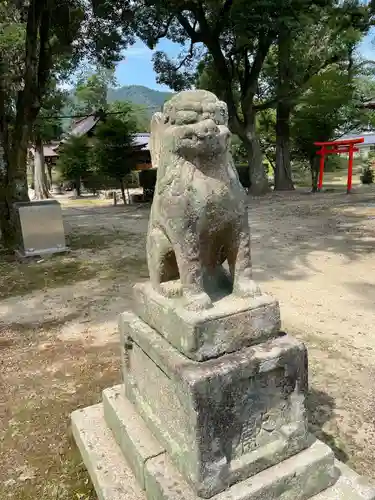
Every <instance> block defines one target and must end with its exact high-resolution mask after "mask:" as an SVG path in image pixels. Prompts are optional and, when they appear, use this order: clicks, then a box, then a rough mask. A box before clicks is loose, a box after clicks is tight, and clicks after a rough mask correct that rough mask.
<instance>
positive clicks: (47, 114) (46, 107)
mask: <svg viewBox="0 0 375 500" xmlns="http://www.w3.org/2000/svg"><path fill="white" fill-rule="evenodd" d="M67 97H68V96H67V93H66V92H64V91H62V90H59V89H57V88H56V84H55V82H51V86H50V89H49V90H48V92H47V94H46V96H45V97H44V100H43V106H42V108H41V110H40V112H39V115H38V117H37V119H36V121H35V123H34V126H33V129H32V134H31V142H32V143H33V144H34V176H33V177H34V199H36V200H43V199H46V198H49V197H50V194H49V189H50V187H51V185H52V165H51V164H50V163H49V164H48V165H47V164H46V162H45V158H44V144H48V143H50V142H51V141H55V140H59V139H60V138H61V136H62V133H63V129H62V121H61V119H59V118H58V115H59V113H61V112H62V109H63V108H64V106H65V104H66V102H67ZM46 166H47V172H46Z"/></svg>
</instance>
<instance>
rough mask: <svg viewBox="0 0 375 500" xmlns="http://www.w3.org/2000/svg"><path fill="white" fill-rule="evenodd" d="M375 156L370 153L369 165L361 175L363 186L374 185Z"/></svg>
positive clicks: (367, 164)
mask: <svg viewBox="0 0 375 500" xmlns="http://www.w3.org/2000/svg"><path fill="white" fill-rule="evenodd" d="M374 163H375V162H374V156H373V154H371V153H369V157H368V159H367V163H366V165H365V166H364V168H363V170H362V174H361V182H362V184H373V183H374V180H375V173H374Z"/></svg>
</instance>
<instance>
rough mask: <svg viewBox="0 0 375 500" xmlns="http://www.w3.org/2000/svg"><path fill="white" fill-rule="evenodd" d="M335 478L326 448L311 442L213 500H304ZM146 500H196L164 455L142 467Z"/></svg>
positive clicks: (331, 458) (328, 449) (318, 443)
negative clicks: (298, 451) (304, 448)
mask: <svg viewBox="0 0 375 500" xmlns="http://www.w3.org/2000/svg"><path fill="white" fill-rule="evenodd" d="M338 476H339V471H338V470H337V469H336V468H335V465H334V456H333V453H332V451H331V450H330V448H328V446H326V445H325V444H323V443H321V442H320V441H315V442H314V443H313V444H312V445H311V446H310V447H309V448H308V449H306V450H304V451H302V452H300V453H298V455H295V456H294V457H291V458H289V459H287V460H284V461H283V462H281V463H280V464H277V465H275V466H273V467H271V468H270V469H267V470H264V471H263V472H260V473H259V474H257V475H256V476H254V477H252V478H249V479H246V480H245V481H242V482H240V483H237V484H235V485H233V486H232V487H231V488H229V489H228V490H226V491H224V492H222V493H220V494H218V495H216V496H215V497H213V498H214V499H215V500H226V499H233V500H234V499H235V500H280V499H282V500H307V499H309V498H311V497H312V496H313V495H315V494H316V493H319V492H321V491H322V490H325V489H326V488H328V487H329V486H331V485H332V484H333V483H334V482H335V481H336V480H337V477H338ZM145 482H146V492H147V498H148V500H180V499H181V498H183V499H185V500H197V496H196V495H195V494H194V492H193V490H191V488H190V487H189V486H188V485H187V483H186V482H185V481H184V479H183V478H182V476H181V475H180V474H178V472H177V471H176V469H175V468H174V467H173V466H172V465H171V463H170V462H169V460H168V456H167V455H166V454H164V455H160V456H159V457H156V458H154V459H151V460H150V461H149V462H148V463H147V466H146V477H145Z"/></svg>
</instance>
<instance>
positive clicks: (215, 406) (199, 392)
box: [120, 313, 308, 498]
mask: <svg viewBox="0 0 375 500" xmlns="http://www.w3.org/2000/svg"><path fill="white" fill-rule="evenodd" d="M120 331H121V343H122V346H123V349H124V353H123V360H124V361H123V370H124V381H125V393H126V396H127V398H128V399H129V400H130V401H131V402H132V403H133V404H134V406H135V408H136V409H137V411H138V412H139V414H140V415H141V416H142V417H143V419H144V421H145V422H146V424H147V425H148V427H149V428H150V429H151V430H152V432H153V433H154V435H155V436H156V437H157V439H158V440H159V442H160V443H161V444H162V445H163V446H164V447H165V449H166V450H167V451H168V454H169V456H170V457H171V459H172V460H173V461H174V462H175V464H176V466H177V468H178V469H179V470H180V471H181V473H182V474H183V475H184V476H185V477H186V478H187V480H188V481H189V482H190V483H191V484H192V486H193V488H194V489H195V490H196V491H197V494H198V495H200V496H202V497H205V498H209V497H211V496H212V495H214V494H216V493H219V492H220V491H223V490H224V489H226V488H227V487H228V486H229V485H231V484H234V483H235V482H238V481H240V480H242V479H244V478H247V477H249V476H253V475H254V474H257V473H258V472H260V471H261V470H263V469H266V468H268V467H270V466H272V465H274V464H276V463H278V462H280V461H282V460H284V459H286V458H288V457H290V456H291V455H294V454H296V453H297V452H299V451H301V450H302V449H304V448H306V447H307V446H308V439H307V433H306V417H305V408H304V397H305V391H306V389H307V369H306V368H307V357H306V350H305V347H304V346H303V344H301V343H299V342H297V341H296V340H295V339H293V338H291V337H288V336H283V337H279V338H276V339H273V340H271V341H268V342H267V343H263V344H260V345H258V346H254V347H249V348H245V349H242V350H241V351H237V352H235V353H231V354H227V355H224V356H221V357H220V358H218V359H212V360H208V361H205V362H200V363H199V362H196V361H193V360H189V359H188V358H186V357H185V356H183V355H182V354H181V353H179V352H178V351H177V350H176V349H175V348H174V347H173V346H171V345H170V344H169V343H168V342H167V341H166V340H165V339H164V338H163V337H161V336H160V335H159V334H158V333H157V332H156V331H155V330H154V329H152V328H151V327H150V326H148V325H147V324H146V323H144V322H143V321H142V320H141V319H140V318H139V317H137V316H135V315H134V314H132V313H124V314H122V315H121V318H120Z"/></svg>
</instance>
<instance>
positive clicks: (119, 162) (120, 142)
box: [92, 114, 136, 205]
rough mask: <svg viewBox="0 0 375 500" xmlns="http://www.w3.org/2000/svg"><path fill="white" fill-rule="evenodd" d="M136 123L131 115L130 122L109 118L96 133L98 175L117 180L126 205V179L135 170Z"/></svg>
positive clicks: (95, 149)
mask: <svg viewBox="0 0 375 500" xmlns="http://www.w3.org/2000/svg"><path fill="white" fill-rule="evenodd" d="M135 130H136V122H135V120H133V119H132V117H131V115H130V114H129V117H128V120H127V121H125V120H124V119H122V120H121V119H119V118H114V117H111V118H107V119H106V120H105V121H104V122H103V123H101V124H100V125H99V126H98V127H97V129H96V131H95V140H94V148H93V152H92V157H93V159H94V164H95V166H96V169H97V171H98V173H100V174H102V175H104V176H107V177H110V178H112V179H114V180H116V181H117V182H118V183H119V185H120V188H121V195H122V199H123V201H124V205H125V204H126V196H125V177H126V175H127V174H129V173H130V172H131V170H132V169H133V168H134V160H133V155H132V149H133V134H134V132H135Z"/></svg>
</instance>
